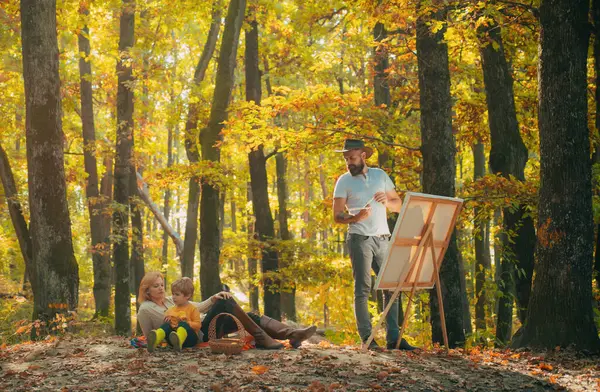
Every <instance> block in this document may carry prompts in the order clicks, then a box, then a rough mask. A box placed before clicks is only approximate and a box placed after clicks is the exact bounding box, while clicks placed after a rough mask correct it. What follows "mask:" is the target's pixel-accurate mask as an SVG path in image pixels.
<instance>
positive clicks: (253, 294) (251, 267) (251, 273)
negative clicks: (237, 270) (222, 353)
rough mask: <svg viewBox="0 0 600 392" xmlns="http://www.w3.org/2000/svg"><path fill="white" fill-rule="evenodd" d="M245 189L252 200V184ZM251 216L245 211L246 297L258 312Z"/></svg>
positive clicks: (253, 233) (253, 232)
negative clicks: (246, 250)
mask: <svg viewBox="0 0 600 392" xmlns="http://www.w3.org/2000/svg"><path fill="white" fill-rule="evenodd" d="M246 189H247V192H246V194H247V200H248V202H252V185H250V183H249V182H248V184H247V186H246ZM246 211H247V210H246ZM252 218H253V216H252V215H251V214H249V213H248V212H246V225H247V230H246V231H247V233H248V242H249V243H251V244H250V246H249V249H250V252H249V253H248V278H249V279H250V283H249V285H248V286H249V290H248V291H249V294H248V297H249V298H250V309H251V310H252V311H253V312H258V311H259V307H258V300H259V293H258V286H257V285H255V284H254V283H253V281H254V279H256V274H257V273H258V265H257V260H256V259H255V258H254V246H253V244H252V242H253V241H254V239H255V238H256V236H257V235H256V232H255V230H254V220H253V219H252Z"/></svg>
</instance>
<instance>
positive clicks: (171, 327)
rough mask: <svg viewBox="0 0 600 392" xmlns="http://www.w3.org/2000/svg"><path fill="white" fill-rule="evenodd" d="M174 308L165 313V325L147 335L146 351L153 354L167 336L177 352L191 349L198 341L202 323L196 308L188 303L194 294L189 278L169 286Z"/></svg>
mask: <svg viewBox="0 0 600 392" xmlns="http://www.w3.org/2000/svg"><path fill="white" fill-rule="evenodd" d="M171 293H172V294H173V302H174V303H175V306H173V307H171V308H169V309H168V310H167V311H166V312H165V323H164V324H163V325H161V326H160V327H159V328H158V329H153V330H152V331H150V333H149V334H148V351H149V352H153V351H154V349H156V347H158V345H159V344H160V343H161V342H162V341H163V340H164V339H165V338H166V337H167V336H168V337H169V340H168V342H169V344H170V345H171V346H173V348H174V349H175V350H177V351H181V349H182V348H183V347H193V346H195V345H196V344H197V343H198V341H201V339H199V337H198V332H199V331H200V327H201V325H202V322H201V320H200V312H199V311H198V308H196V307H195V306H194V305H192V304H191V303H189V300H190V298H192V295H193V294H194V284H193V282H192V280H191V279H190V278H181V279H179V280H176V281H175V282H173V284H171Z"/></svg>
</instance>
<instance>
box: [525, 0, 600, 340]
mask: <svg viewBox="0 0 600 392" xmlns="http://www.w3.org/2000/svg"><path fill="white" fill-rule="evenodd" d="M588 10H589V2H588V1H584V0H550V1H542V3H541V5H540V22H541V31H540V50H539V53H540V62H539V81H540V83H539V99H540V108H539V127H540V164H541V170H540V175H541V181H540V182H541V186H540V191H539V207H538V242H537V248H536V252H537V259H538V263H537V264H536V267H535V282H534V285H533V292H532V295H531V300H530V303H529V307H528V310H527V311H528V314H527V321H526V323H525V325H524V327H523V328H522V329H521V330H520V331H519V337H518V338H515V341H514V342H513V343H514V345H515V346H529V347H542V348H554V347H556V346H561V347H567V346H569V345H573V346H575V347H576V348H579V349H586V350H590V351H595V350H598V349H599V348H600V340H599V339H598V331H597V330H596V325H595V324H594V316H593V312H592V260H593V247H594V226H593V219H592V217H593V214H592V189H591V161H590V138H589V131H588V126H587V96H586V94H587V80H586V74H587V69H586V66H587V51H588V43H589V28H588V24H587V18H588Z"/></svg>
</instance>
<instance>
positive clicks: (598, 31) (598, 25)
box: [592, 0, 600, 306]
mask: <svg viewBox="0 0 600 392" xmlns="http://www.w3.org/2000/svg"><path fill="white" fill-rule="evenodd" d="M592 21H593V26H594V71H595V73H596V96H595V98H596V124H595V125H596V132H598V131H599V130H600V1H599V0H592ZM594 163H600V145H598V143H597V142H596V145H595V151H594ZM596 186H598V185H596ZM594 276H595V277H596V287H597V289H598V290H600V224H599V225H597V226H596V254H595V256H594ZM598 306H600V303H599V304H598Z"/></svg>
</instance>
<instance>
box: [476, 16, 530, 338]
mask: <svg viewBox="0 0 600 392" xmlns="http://www.w3.org/2000/svg"><path fill="white" fill-rule="evenodd" d="M478 33H479V37H480V40H481V41H482V45H481V50H480V52H481V60H482V68H483V82H484V85H485V92H486V94H485V96H486V101H487V107H488V122H489V124H490V136H491V137H490V140H491V150H490V158H489V162H490V168H491V170H492V172H493V173H494V174H497V175H501V176H503V177H505V178H511V177H513V178H515V179H516V180H518V181H525V164H526V163H527V157H528V151H527V147H525V144H524V143H523V139H522V138H521V134H520V132H519V124H518V122H517V114H516V110H515V98H514V93H513V79H512V74H511V71H510V69H509V66H508V63H507V62H506V56H505V54H504V44H503V42H502V31H501V28H500V26H499V25H498V24H497V23H496V22H495V21H493V20H491V21H488V23H487V24H481V26H480V28H479V29H478ZM502 215H503V224H502V229H503V231H504V232H505V233H514V237H512V238H509V237H508V235H507V236H503V237H502V238H504V239H506V240H507V241H505V242H504V243H503V244H502V247H503V251H502V276H501V277H502V284H501V286H500V288H501V291H502V297H500V304H499V306H500V309H499V310H498V325H499V328H497V330H496V331H497V332H502V331H503V330H504V331H505V333H504V335H505V336H506V335H510V332H509V331H508V332H509V333H508V334H506V328H508V326H510V325H511V324H512V304H513V298H514V297H515V294H516V300H517V305H518V312H517V315H518V316H519V319H520V320H521V322H525V317H526V314H527V305H528V303H529V296H530V292H531V281H532V278H533V264H534V250H535V228H534V226H533V219H532V218H531V216H530V215H529V214H527V211H526V206H525V205H522V204H517V205H516V207H513V206H510V207H506V208H503V210H502ZM513 290H516V292H515V291H513ZM496 335H497V337H498V340H499V341H501V342H506V340H504V337H503V336H502V335H503V334H502V333H497V334H496Z"/></svg>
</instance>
